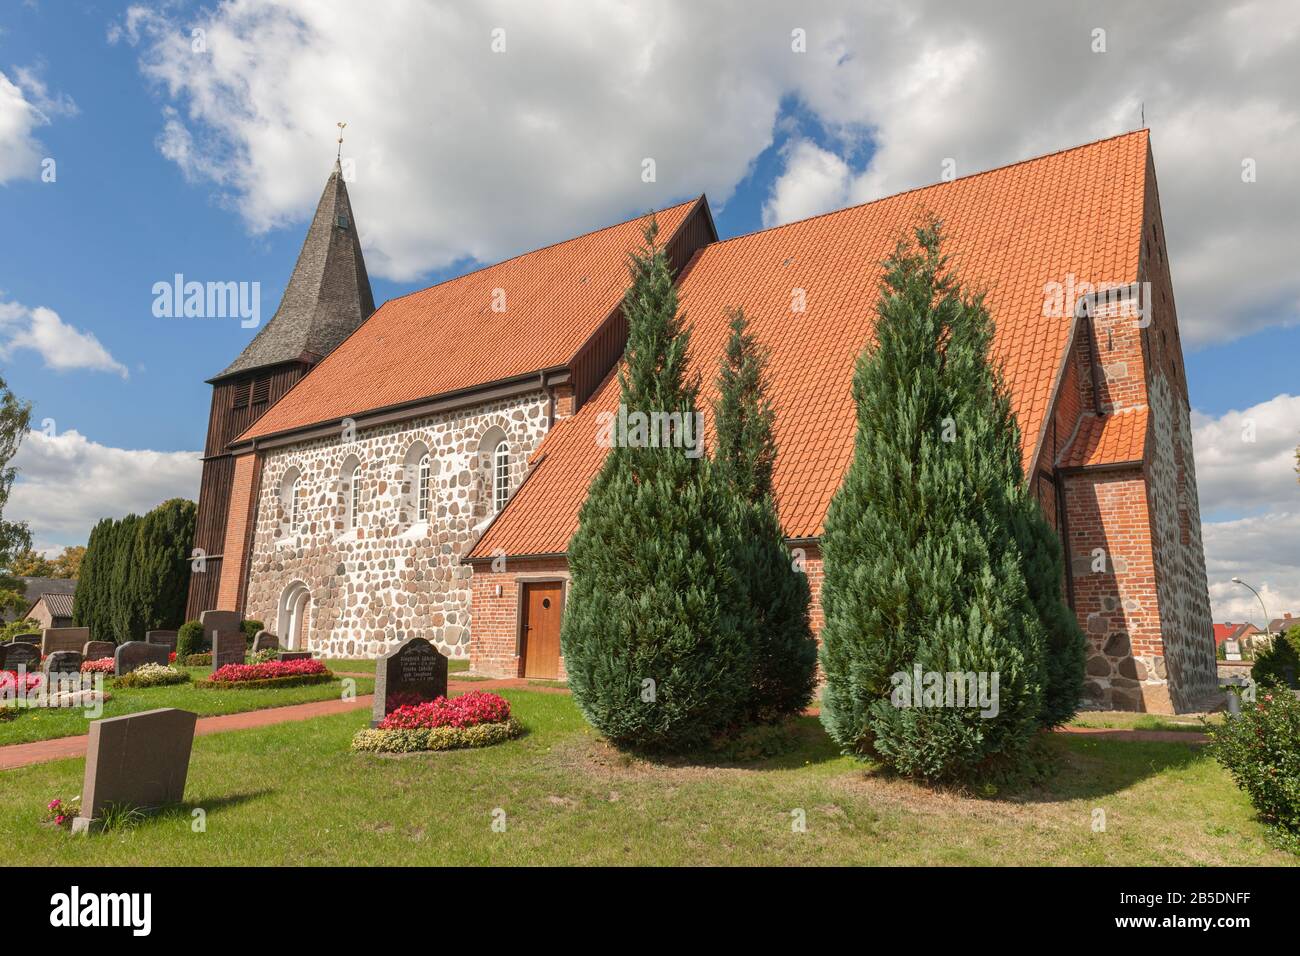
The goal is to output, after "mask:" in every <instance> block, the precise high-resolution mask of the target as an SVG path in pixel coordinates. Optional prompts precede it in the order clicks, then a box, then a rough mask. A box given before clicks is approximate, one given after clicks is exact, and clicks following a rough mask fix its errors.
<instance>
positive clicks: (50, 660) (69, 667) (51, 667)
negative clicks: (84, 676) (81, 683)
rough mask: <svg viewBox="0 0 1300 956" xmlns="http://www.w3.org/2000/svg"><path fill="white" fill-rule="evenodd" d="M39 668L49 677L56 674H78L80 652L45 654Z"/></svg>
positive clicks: (79, 671) (79, 670)
mask: <svg viewBox="0 0 1300 956" xmlns="http://www.w3.org/2000/svg"><path fill="white" fill-rule="evenodd" d="M41 668H42V670H44V671H45V673H46V674H49V675H51V676H54V675H56V674H80V673H81V651H55V652H54V653H53V654H46V655H45V660H44V661H43V662H42V663H41Z"/></svg>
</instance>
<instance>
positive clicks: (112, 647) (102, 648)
mask: <svg viewBox="0 0 1300 956" xmlns="http://www.w3.org/2000/svg"><path fill="white" fill-rule="evenodd" d="M116 653H117V645H116V644H114V643H113V642H112V641H86V646H85V647H83V648H82V649H81V656H82V657H83V658H85V659H86V660H88V661H99V660H103V659H104V658H105V657H112V656H113V655H114V654H116Z"/></svg>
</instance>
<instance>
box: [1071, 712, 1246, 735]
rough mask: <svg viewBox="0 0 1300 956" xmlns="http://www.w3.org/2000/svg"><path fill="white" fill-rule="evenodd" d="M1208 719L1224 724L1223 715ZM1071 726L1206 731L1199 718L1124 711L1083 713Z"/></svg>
mask: <svg viewBox="0 0 1300 956" xmlns="http://www.w3.org/2000/svg"><path fill="white" fill-rule="evenodd" d="M1207 719H1208V721H1209V723H1210V724H1211V725H1215V726H1217V725H1219V724H1221V723H1223V714H1210V715H1209V717H1208V718H1207ZM1070 726H1072V727H1104V728H1106V729H1108V730H1189V731H1199V732H1204V730H1205V726H1204V724H1202V723H1201V719H1200V718H1199V717H1180V716H1171V715H1167V714H1136V713H1132V712H1130V711H1122V710H1093V711H1083V712H1081V713H1080V714H1079V715H1078V716H1076V717H1075V718H1074V720H1072V721H1070Z"/></svg>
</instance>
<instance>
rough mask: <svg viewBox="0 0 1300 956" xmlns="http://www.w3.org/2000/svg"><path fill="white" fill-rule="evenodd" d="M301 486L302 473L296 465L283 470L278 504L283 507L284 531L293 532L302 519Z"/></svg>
mask: <svg viewBox="0 0 1300 956" xmlns="http://www.w3.org/2000/svg"><path fill="white" fill-rule="evenodd" d="M305 490H306V489H305V488H304V487H303V481H302V474H301V473H300V472H299V471H298V469H297V468H296V467H293V468H290V469H289V470H288V471H287V472H285V475H284V478H283V480H282V481H281V483H280V506H281V507H282V508H283V509H284V516H285V519H286V521H285V525H286V527H285V529H284V530H285V532H286V533H288V534H294V533H295V532H297V530H298V524H299V522H301V521H302V516H303V500H302V499H303V495H304V494H305Z"/></svg>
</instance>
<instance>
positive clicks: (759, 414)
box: [714, 309, 817, 720]
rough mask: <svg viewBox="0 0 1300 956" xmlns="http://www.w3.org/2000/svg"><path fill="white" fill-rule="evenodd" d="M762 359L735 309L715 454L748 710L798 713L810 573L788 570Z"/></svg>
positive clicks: (807, 668)
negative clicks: (726, 500) (730, 525)
mask: <svg viewBox="0 0 1300 956" xmlns="http://www.w3.org/2000/svg"><path fill="white" fill-rule="evenodd" d="M766 365H767V354H766V352H765V351H764V350H763V349H762V348H761V347H760V346H759V344H758V342H757V340H756V339H755V338H754V336H753V335H752V334H750V332H749V330H748V323H747V321H746V319H745V313H744V312H743V311H742V310H740V309H737V310H736V311H735V312H734V313H732V316H731V335H730V337H729V338H728V340H727V349H726V352H725V354H724V356H723V358H722V362H721V368H720V370H719V373H718V393H719V394H718V401H717V404H716V405H715V406H714V422H715V425H716V430H717V436H718V449H717V453H716V455H715V457H714V460H715V462H716V464H717V468H718V470H719V472H720V473H721V475H722V478H723V480H725V481H726V482H727V484H728V486H729V487H730V488H731V489H732V492H733V493H734V494H735V496H736V498H737V502H736V507H737V509H738V511H739V513H740V515H741V520H742V522H743V525H742V528H741V544H740V546H739V547H738V548H737V549H736V555H735V557H736V569H737V574H738V575H739V576H740V578H741V580H742V581H744V582H745V583H746V585H747V590H748V593H749V614H748V616H747V619H746V624H747V626H748V627H749V629H750V644H751V647H752V648H753V655H754V663H753V668H754V669H753V677H752V678H751V687H750V700H749V705H748V711H749V715H750V716H751V717H753V718H754V719H756V720H773V719H776V718H779V717H781V716H784V715H786V714H795V713H799V712H801V711H802V710H803V709H804V708H805V707H807V706H808V702H809V701H810V700H812V694H813V688H814V687H815V685H816V680H817V676H816V675H817V642H816V640H815V639H814V638H813V635H812V628H811V627H810V626H809V623H808V602H809V597H810V594H809V588H808V578H807V575H805V574H804V573H803V572H802V571H796V570H795V569H794V566H793V562H792V560H791V557H790V552H789V551H788V550H787V549H786V546H785V538H784V536H783V534H782V531H781V522H780V520H779V518H778V517H777V511H776V499H775V496H774V495H773V492H772V469H773V466H774V465H775V462H776V440H775V438H774V437H773V435H772V422H773V419H774V417H775V416H774V415H773V412H772V405H771V402H770V401H768V399H767V395H766V382H765V368H766Z"/></svg>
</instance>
